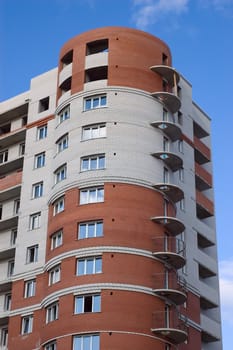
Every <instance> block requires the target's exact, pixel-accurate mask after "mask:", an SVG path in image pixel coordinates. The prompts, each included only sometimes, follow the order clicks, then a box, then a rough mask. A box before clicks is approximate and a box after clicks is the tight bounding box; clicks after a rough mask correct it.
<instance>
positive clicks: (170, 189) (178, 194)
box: [153, 183, 184, 203]
mask: <svg viewBox="0 0 233 350" xmlns="http://www.w3.org/2000/svg"><path fill="white" fill-rule="evenodd" d="M153 187H154V188H155V189H156V190H159V191H160V192H162V193H163V194H165V195H166V196H167V197H168V198H169V199H170V200H171V201H172V202H174V203H176V202H179V201H181V199H183V198H184V192H183V190H182V189H181V188H180V187H178V186H176V185H172V184H168V183H158V184H156V185H154V186H153Z"/></svg>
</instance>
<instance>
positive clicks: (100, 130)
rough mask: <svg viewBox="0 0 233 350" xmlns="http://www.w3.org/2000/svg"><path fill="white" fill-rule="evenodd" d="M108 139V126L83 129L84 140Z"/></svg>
mask: <svg viewBox="0 0 233 350" xmlns="http://www.w3.org/2000/svg"><path fill="white" fill-rule="evenodd" d="M101 137H106V124H96V125H89V126H84V127H83V129H82V140H90V139H96V138H101Z"/></svg>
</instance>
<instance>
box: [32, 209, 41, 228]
mask: <svg viewBox="0 0 233 350" xmlns="http://www.w3.org/2000/svg"><path fill="white" fill-rule="evenodd" d="M40 219H41V213H40V212H39V213H35V214H32V215H30V220H29V221H30V222H29V228H30V230H35V229H37V228H39V227H40Z"/></svg>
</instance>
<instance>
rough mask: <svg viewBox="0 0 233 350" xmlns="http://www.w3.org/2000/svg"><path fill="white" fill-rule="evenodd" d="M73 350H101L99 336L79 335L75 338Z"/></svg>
mask: <svg viewBox="0 0 233 350" xmlns="http://www.w3.org/2000/svg"><path fill="white" fill-rule="evenodd" d="M73 350H100V337H99V335H98V334H87V335H78V336H75V337H74V338H73Z"/></svg>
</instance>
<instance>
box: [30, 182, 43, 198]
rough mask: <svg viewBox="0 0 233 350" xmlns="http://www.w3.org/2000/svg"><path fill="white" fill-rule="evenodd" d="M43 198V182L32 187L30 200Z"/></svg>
mask: <svg viewBox="0 0 233 350" xmlns="http://www.w3.org/2000/svg"><path fill="white" fill-rule="evenodd" d="M42 196H43V181H41V182H37V183H36V184H34V185H32V198H39V197H42Z"/></svg>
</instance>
